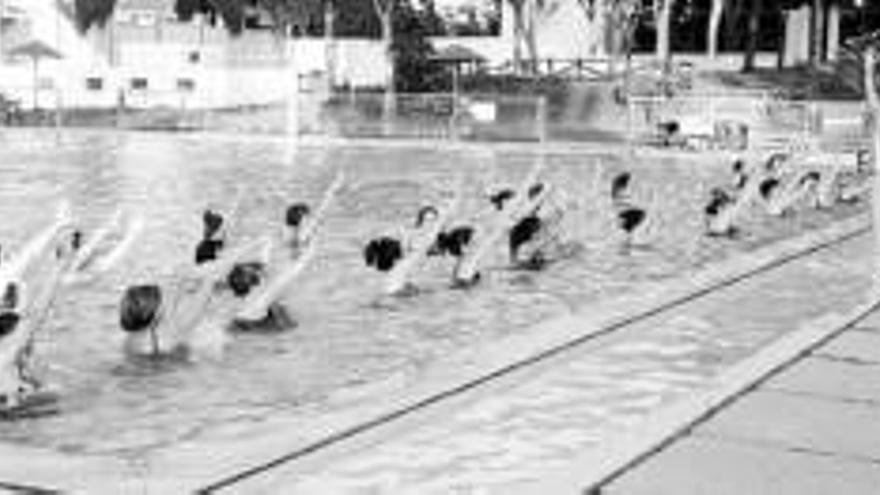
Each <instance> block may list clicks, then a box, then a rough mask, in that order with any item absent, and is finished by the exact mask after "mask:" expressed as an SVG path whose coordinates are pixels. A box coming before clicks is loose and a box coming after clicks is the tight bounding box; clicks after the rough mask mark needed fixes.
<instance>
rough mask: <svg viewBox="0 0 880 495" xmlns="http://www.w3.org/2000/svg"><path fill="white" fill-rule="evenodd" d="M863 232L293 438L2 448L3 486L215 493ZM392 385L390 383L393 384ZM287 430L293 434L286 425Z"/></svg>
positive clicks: (291, 420) (681, 285) (270, 434)
mask: <svg viewBox="0 0 880 495" xmlns="http://www.w3.org/2000/svg"><path fill="white" fill-rule="evenodd" d="M869 228H870V223H869V217H868V215H867V214H860V215H857V216H854V217H850V218H847V219H844V220H839V221H837V222H835V223H833V224H831V225H829V226H826V227H825V228H823V229H820V230H814V231H810V232H806V233H804V234H801V235H799V236H797V237H794V238H789V239H785V240H782V241H777V242H775V243H773V244H770V245H767V246H764V247H761V248H758V249H756V250H754V251H751V252H748V253H743V254H737V255H735V256H733V257H732V258H729V259H725V260H722V261H719V262H716V263H713V264H710V265H708V266H705V267H703V268H701V269H696V270H691V271H689V272H687V273H684V274H682V275H680V276H678V277H676V278H674V279H666V280H661V281H653V282H645V283H643V285H642V288H640V289H639V290H638V291H635V292H633V293H631V294H629V295H625V296H621V297H615V298H610V299H608V300H605V301H601V302H600V304H597V305H591V306H587V307H584V308H581V309H580V310H578V311H576V312H574V313H572V314H568V315H564V316H560V317H557V318H554V319H551V320H548V321H546V322H544V323H540V324H538V325H535V326H533V327H531V328H530V329H528V330H527V331H525V332H523V333H522V334H520V335H515V336H511V337H507V338H503V339H499V340H496V341H493V342H491V343H488V344H483V345H480V346H476V347H474V348H471V349H468V350H467V351H465V352H461V353H457V354H455V355H453V356H450V357H449V358H445V359H441V360H438V361H435V362H434V363H433V364H432V366H431V367H430V369H429V371H428V372H427V373H425V374H424V375H423V376H421V377H420V378H419V380H418V381H417V382H416V383H415V384H413V385H408V386H405V387H403V388H402V389H400V390H394V391H392V392H389V393H388V395H387V397H386V398H385V400H384V401H383V402H382V403H381V404H378V405H377V404H375V401H373V402H372V403H370V404H367V405H365V406H364V405H361V406H358V407H354V408H347V409H345V410H344V411H343V412H342V413H339V412H335V413H328V414H325V415H322V416H321V417H320V418H317V419H315V420H312V421H311V424H310V425H309V427H308V428H306V429H307V430H308V433H307V434H306V435H305V436H303V434H302V433H296V431H297V430H300V431H302V430H303V429H304V428H302V418H300V417H298V416H297V415H294V414H287V415H286V416H277V417H276V416H273V417H271V418H268V419H267V420H266V421H264V422H261V423H259V424H257V425H252V427H249V428H248V429H247V430H246V431H238V432H236V433H234V434H233V437H232V438H223V435H222V434H221V435H212V432H211V430H209V431H208V432H207V433H206V434H205V435H204V436H203V437H200V438H197V439H195V440H192V441H185V442H180V443H178V444H175V445H173V446H171V447H167V448H163V449H160V450H158V451H157V452H155V453H153V454H152V455H150V456H149V457H148V458H145V459H142V460H139V461H126V460H124V459H120V458H117V457H111V456H107V455H93V456H87V455H72V454H65V453H62V452H59V451H55V450H50V449H38V448H29V447H23V446H14V445H0V459H3V462H2V463H0V480H2V481H0V488H2V487H3V482H4V481H5V482H7V483H21V484H23V485H34V484H37V485H41V486H44V487H45V488H47V489H56V490H61V491H66V492H70V491H82V492H88V493H102V492H106V493H128V492H134V491H137V492H138V493H144V492H147V493H153V492H154V491H155V492H158V493H177V492H191V491H194V490H198V489H201V488H205V487H214V488H220V487H222V486H226V485H227V484H230V483H234V482H235V481H236V479H235V478H236V475H238V474H241V473H247V472H251V471H254V470H256V471H255V472H254V474H255V475H259V472H262V471H265V470H268V469H271V468H272V467H273V466H274V465H276V464H281V463H284V462H288V461H290V460H293V459H295V458H297V457H300V456H307V455H308V454H310V453H311V452H312V451H314V450H318V449H323V448H326V447H328V446H331V445H339V444H344V443H345V442H346V441H347V440H348V439H349V437H353V436H356V435H358V434H361V433H362V432H364V431H367V430H376V429H377V428H379V427H380V426H384V425H386V424H389V423H393V422H394V420H396V419H397V418H399V417H400V416H402V415H405V414H407V413H408V412H410V411H413V410H418V409H424V408H427V407H431V406H434V405H435V404H436V403H439V402H442V401H443V400H444V399H445V398H447V397H449V396H451V395H455V394H458V393H460V392H462V391H465V390H470V389H474V388H477V387H479V386H480V385H482V384H483V383H485V382H487V381H491V380H493V379H494V378H495V377H497V376H499V375H502V374H505V373H507V372H509V371H511V370H514V369H517V368H522V367H525V366H527V365H528V364H530V363H532V362H534V361H537V360H539V359H541V358H542V357H546V356H548V355H552V354H556V353H559V352H561V351H563V350H565V349H567V348H570V347H573V346H576V345H578V344H580V343H583V342H584V341H587V340H589V339H593V338H596V337H598V336H601V335H604V334H607V333H610V332H613V331H614V330H616V329H618V328H620V327H623V326H626V325H627V324H629V323H632V322H634V321H637V320H640V319H643V318H646V317H648V316H651V315H654V314H657V313H660V312H662V311H665V310H666V309H669V308H671V307H674V306H678V305H680V304H683V303H685V302H687V301H689V300H691V299H694V298H697V297H699V296H701V295H703V294H706V293H709V292H712V291H714V290H716V289H719V288H721V287H724V286H727V285H730V284H733V283H736V282H737V281H739V280H742V279H745V278H749V277H751V276H754V275H756V274H758V273H760V272H763V271H765V270H768V269H770V268H772V267H774V266H777V265H780V264H783V263H785V262H787V261H789V260H791V259H793V258H797V257H800V256H803V255H806V254H808V253H810V252H813V251H816V250H819V249H821V248H823V247H827V246H829V245H833V244H837V243H839V242H842V241H844V240H846V239H849V238H851V237H854V236H857V235H860V234H862V233H864V232H866V231H867V230H868V229H869ZM396 385H397V384H395V383H392V387H393V386H396ZM380 388H381V385H380ZM380 393H381V390H380ZM350 400H351V399H350V398H343V399H342V402H341V403H336V404H333V403H332V401H331V404H329V406H330V407H331V408H332V407H333V406H334V405H335V406H336V407H339V406H340V404H341V405H346V406H347V404H345V403H346V401H350ZM289 425H296V426H297V428H296V429H293V430H291V429H288V428H287V426H289ZM285 432H289V433H285ZM243 437H244V438H243ZM206 461H207V462H206ZM159 473H161V474H159Z"/></svg>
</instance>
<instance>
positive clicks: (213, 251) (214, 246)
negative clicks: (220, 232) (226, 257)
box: [196, 239, 223, 265]
mask: <svg viewBox="0 0 880 495" xmlns="http://www.w3.org/2000/svg"><path fill="white" fill-rule="evenodd" d="M222 249H223V241H222V240H220V239H202V240H201V241H199V244H198V245H197V246H196V264H197V265H200V264H202V263H205V262H208V261H214V260H216V259H217V256H218V254H219V253H220V250H222Z"/></svg>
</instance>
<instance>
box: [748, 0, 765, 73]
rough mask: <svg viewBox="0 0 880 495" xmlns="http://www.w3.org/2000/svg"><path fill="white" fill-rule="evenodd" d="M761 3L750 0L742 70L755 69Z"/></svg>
mask: <svg viewBox="0 0 880 495" xmlns="http://www.w3.org/2000/svg"><path fill="white" fill-rule="evenodd" d="M761 3H762V2H761V0H752V8H751V9H749V26H748V31H747V35H746V53H745V59H744V60H743V72H751V71H753V70H755V55H756V54H757V52H758V32H759V31H760V28H761Z"/></svg>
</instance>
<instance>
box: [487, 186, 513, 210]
mask: <svg viewBox="0 0 880 495" xmlns="http://www.w3.org/2000/svg"><path fill="white" fill-rule="evenodd" d="M514 195H515V193H514V192H513V190H512V189H502V190H500V191H498V192H496V193H494V194H492V195H491V196H489V201H490V202H491V203H492V204H493V205H495V209H496V210H502V209H504V203H505V202H506V201H507V200H509V199H512V198H513V196H514Z"/></svg>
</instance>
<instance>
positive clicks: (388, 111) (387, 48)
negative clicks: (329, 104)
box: [379, 0, 396, 135]
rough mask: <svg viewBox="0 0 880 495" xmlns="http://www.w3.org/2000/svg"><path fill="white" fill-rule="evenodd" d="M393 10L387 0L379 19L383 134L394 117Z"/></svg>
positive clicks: (388, 131)
mask: <svg viewBox="0 0 880 495" xmlns="http://www.w3.org/2000/svg"><path fill="white" fill-rule="evenodd" d="M393 9H394V1H393V0H389V1H388V3H387V4H386V6H385V8H384V9H382V12H381V13H380V14H381V15H380V16H379V19H380V21H381V25H382V33H381V34H382V46H383V51H384V52H385V96H384V98H383V101H382V117H383V122H384V133H385V134H386V135H388V134H390V133H391V127H392V122H393V120H394V115H395V113H396V112H395V98H394V93H395V90H396V88H395V87H394V84H395V77H394V50H393V48H392V43H393V41H394V38H393V37H394V32H393V25H392V23H391V22H392V15H393Z"/></svg>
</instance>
